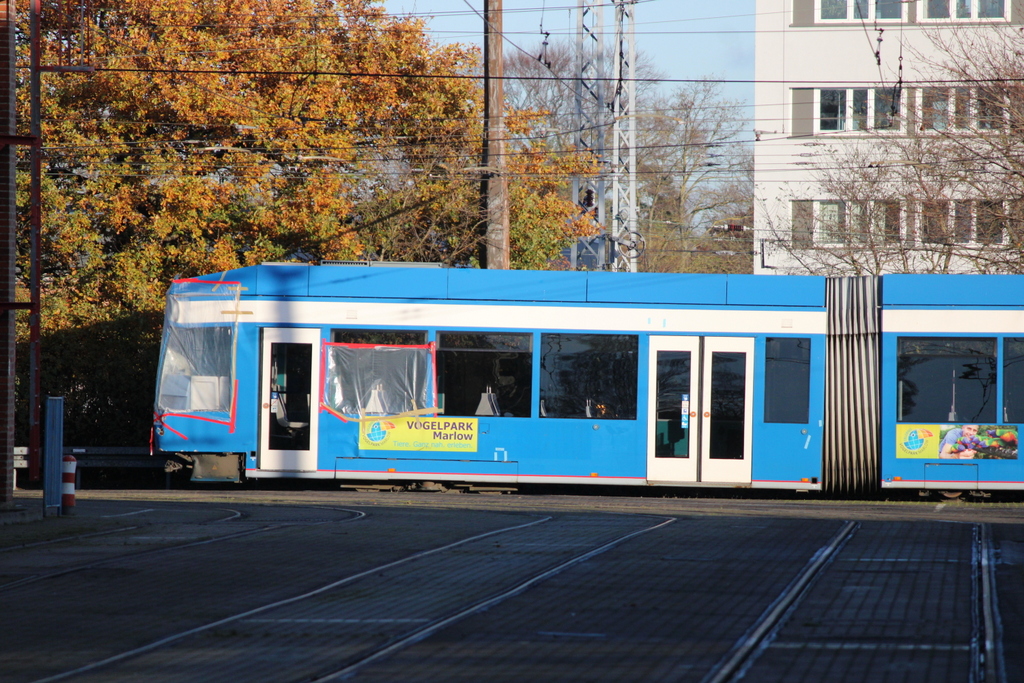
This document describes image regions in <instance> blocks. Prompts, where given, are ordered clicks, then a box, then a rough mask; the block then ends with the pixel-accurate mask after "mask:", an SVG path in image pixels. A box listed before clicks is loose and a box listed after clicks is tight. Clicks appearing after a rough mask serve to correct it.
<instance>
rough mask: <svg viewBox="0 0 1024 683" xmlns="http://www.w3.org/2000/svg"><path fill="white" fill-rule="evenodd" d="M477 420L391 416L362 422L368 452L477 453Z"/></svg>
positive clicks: (361, 433) (362, 446)
mask: <svg viewBox="0 0 1024 683" xmlns="http://www.w3.org/2000/svg"><path fill="white" fill-rule="evenodd" d="M477 423H478V420H476V419H475V418H470V417H461V418H456V417H389V418H381V419H379V420H368V421H366V422H360V423H359V448H360V449H362V450H367V451H447V452H459V453H476V448H477V434H479V429H478V424H477Z"/></svg>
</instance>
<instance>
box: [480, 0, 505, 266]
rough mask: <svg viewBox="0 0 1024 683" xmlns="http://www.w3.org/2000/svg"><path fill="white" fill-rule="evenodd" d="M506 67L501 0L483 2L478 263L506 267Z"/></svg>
mask: <svg viewBox="0 0 1024 683" xmlns="http://www.w3.org/2000/svg"><path fill="white" fill-rule="evenodd" d="M504 75H505V68H504V62H503V56H502V22H501V0H485V2H484V149H483V158H482V162H483V163H481V164H480V165H481V166H482V167H483V174H484V178H483V183H482V188H481V189H482V195H483V196H482V200H483V204H484V207H485V211H484V228H485V230H484V239H483V246H482V248H481V250H480V257H481V258H480V265H481V267H484V268H491V269H502V270H508V267H509V241H508V238H509V217H508V212H509V203H508V178H507V176H506V175H505V118H504V108H505V86H504Z"/></svg>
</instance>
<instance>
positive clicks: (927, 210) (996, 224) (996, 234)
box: [919, 199, 1007, 244]
mask: <svg viewBox="0 0 1024 683" xmlns="http://www.w3.org/2000/svg"><path fill="white" fill-rule="evenodd" d="M919 217H920V228H921V242H922V243H923V244H1002V243H1003V232H1004V226H1005V224H1006V222H1007V216H1006V209H1005V206H1004V203H1003V202H1001V201H993V200H987V201H980V200H967V199H963V200H957V201H948V200H945V199H940V200H935V201H929V202H921V205H920V213H919Z"/></svg>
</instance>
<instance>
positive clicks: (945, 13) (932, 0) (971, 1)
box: [925, 0, 1007, 20]
mask: <svg viewBox="0 0 1024 683" xmlns="http://www.w3.org/2000/svg"><path fill="white" fill-rule="evenodd" d="M1006 4H1007V3H1006V0H925V17H926V18H927V19H968V20H970V19H1005V18H1006Z"/></svg>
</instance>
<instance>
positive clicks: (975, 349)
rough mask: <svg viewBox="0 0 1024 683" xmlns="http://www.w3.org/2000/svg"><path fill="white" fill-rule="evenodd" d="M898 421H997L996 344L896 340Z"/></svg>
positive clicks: (953, 339)
mask: <svg viewBox="0 0 1024 683" xmlns="http://www.w3.org/2000/svg"><path fill="white" fill-rule="evenodd" d="M898 346H899V352H898V353H899V357H898V359H897V361H896V379H897V381H898V382H899V385H898V392H897V406H896V419H897V420H900V421H902V422H923V423H931V424H935V423H939V424H947V423H965V422H983V423H984V422H987V423H991V422H995V420H996V340H995V339H994V338H987V337H983V338H970V337H900V338H899V340H898Z"/></svg>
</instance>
